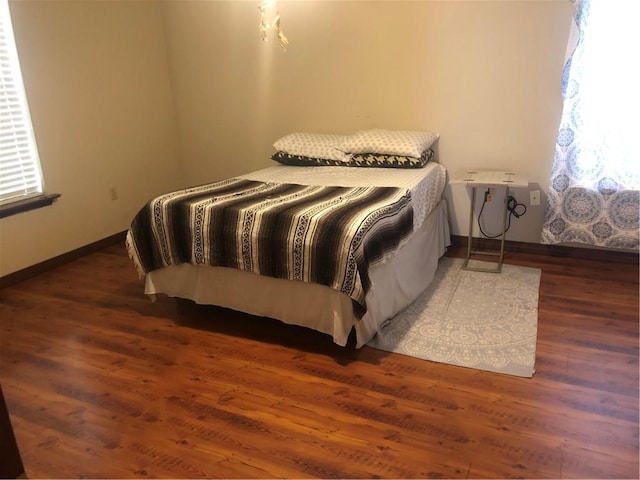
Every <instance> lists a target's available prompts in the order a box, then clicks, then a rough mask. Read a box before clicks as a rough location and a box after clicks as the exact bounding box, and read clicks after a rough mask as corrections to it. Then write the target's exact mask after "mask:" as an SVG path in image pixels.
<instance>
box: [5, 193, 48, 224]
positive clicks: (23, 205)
mask: <svg viewBox="0 0 640 480" xmlns="http://www.w3.org/2000/svg"><path fill="white" fill-rule="evenodd" d="M59 196H60V194H59V193H50V194H43V195H39V196H37V197H32V198H27V199H25V200H18V201H16V202H11V203H7V204H6V205H0V218H4V217H9V216H11V215H16V214H17V213H22V212H27V211H29V210H35V209H36V208H42V207H48V206H49V205H51V204H52V203H53V202H54V201H55V200H56V199H57V198H58V197H59Z"/></svg>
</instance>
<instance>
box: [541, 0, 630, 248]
mask: <svg viewBox="0 0 640 480" xmlns="http://www.w3.org/2000/svg"><path fill="white" fill-rule="evenodd" d="M571 3H572V4H573V7H574V19H575V22H576V27H577V30H578V33H579V36H578V43H577V45H576V48H575V50H574V51H573V54H572V55H571V57H570V58H569V60H568V61H567V63H566V65H565V68H564V72H563V76H562V93H563V97H564V107H563V112H562V119H561V121H560V130H559V132H558V138H557V142H556V148H555V154H554V160H553V169H552V172H551V184H550V188H549V195H548V202H547V208H546V211H545V221H544V226H543V229H542V240H541V242H542V243H547V244H552V243H571V242H577V243H583V244H589V245H598V246H603V247H610V248H624V249H632V250H637V249H638V248H639V235H638V231H639V230H638V227H639V219H640V208H639V206H640V192H639V191H640V155H639V154H638V152H639V150H638V147H637V145H638V143H637V138H638V136H640V131H639V130H638V123H637V115H638V112H639V110H640V102H639V101H638V99H639V94H638V90H639V88H640V87H639V86H640V76H639V75H638V73H637V72H636V70H638V67H637V61H636V60H633V59H632V58H633V57H634V56H635V54H636V53H634V50H636V47H635V46H636V45H638V41H639V40H640V35H638V27H637V25H635V23H636V22H637V18H638V17H637V15H638V13H640V9H639V8H638V4H640V2H636V1H631V2H612V1H609V0H571ZM633 10H635V11H633ZM631 37H635V38H631Z"/></svg>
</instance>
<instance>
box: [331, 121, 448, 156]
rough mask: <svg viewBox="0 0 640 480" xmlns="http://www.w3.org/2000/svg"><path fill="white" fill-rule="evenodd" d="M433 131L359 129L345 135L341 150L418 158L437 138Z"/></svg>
mask: <svg viewBox="0 0 640 480" xmlns="http://www.w3.org/2000/svg"><path fill="white" fill-rule="evenodd" d="M438 136H439V135H438V134H437V133H433V132H416V131H412V130H384V129H380V128H377V129H372V130H360V131H359V132H356V133H355V134H353V135H351V136H349V137H347V139H346V140H345V141H344V142H343V143H342V147H341V148H342V150H343V151H344V152H347V153H381V154H385V155H404V156H407V157H417V158H419V157H420V156H421V155H422V153H423V152H424V151H425V150H427V149H428V148H429V147H431V145H433V143H434V142H435V141H436V140H437V139H438Z"/></svg>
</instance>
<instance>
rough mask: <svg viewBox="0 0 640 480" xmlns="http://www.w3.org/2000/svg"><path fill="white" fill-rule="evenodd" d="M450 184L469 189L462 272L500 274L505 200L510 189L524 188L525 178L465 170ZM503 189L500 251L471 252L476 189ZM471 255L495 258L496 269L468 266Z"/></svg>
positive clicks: (526, 183)
mask: <svg viewBox="0 0 640 480" xmlns="http://www.w3.org/2000/svg"><path fill="white" fill-rule="evenodd" d="M451 183H463V184H465V185H466V186H467V187H471V206H470V210H469V238H468V240H467V256H466V258H465V260H464V263H463V264H462V268H463V269H464V270H473V271H476V272H488V273H500V272H502V262H503V259H504V238H505V236H506V233H507V219H508V216H509V209H508V205H507V200H508V198H509V189H510V188H512V187H513V188H526V187H528V186H529V182H528V181H527V179H526V178H523V177H521V176H518V175H517V174H515V173H513V172H504V171H492V170H465V171H462V172H459V173H457V174H456V175H455V178H454V179H453V180H452V181H451ZM499 187H504V188H505V196H504V219H503V223H502V238H501V240H500V251H499V252H494V251H487V250H473V249H472V248H471V244H472V241H473V224H474V221H473V215H474V212H475V203H476V188H499ZM472 255H488V256H497V257H499V258H498V263H497V264H496V268H482V267H472V266H470V265H469V261H470V260H471V256H472Z"/></svg>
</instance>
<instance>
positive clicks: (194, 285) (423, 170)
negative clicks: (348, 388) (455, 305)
mask: <svg viewBox="0 0 640 480" xmlns="http://www.w3.org/2000/svg"><path fill="white" fill-rule="evenodd" d="M328 137H330V136H321V138H322V141H323V142H326V141H327V140H328ZM331 138H332V139H333V140H332V141H333V142H335V141H336V140H337V141H344V140H345V138H351V137H344V136H334V137H331ZM432 143H433V138H431V137H430V138H429V139H428V140H426V141H425V142H422V143H419V144H418V145H417V146H416V148H418V150H411V151H409V152H408V153H411V154H412V155H399V154H397V153H396V154H393V153H388V152H387V151H385V150H384V148H381V147H380V146H375V147H373V149H375V150H376V151H375V152H373V153H372V152H371V151H369V152H366V153H365V152H360V153H358V152H353V151H351V152H346V154H345V156H344V157H343V156H341V153H345V152H343V151H342V150H338V153H335V152H334V151H333V150H332V152H331V153H330V154H327V153H326V152H318V151H317V148H316V149H315V150H314V149H312V151H311V152H310V151H309V148H308V145H307V147H306V148H305V149H303V151H302V153H303V154H300V151H299V150H296V149H292V148H288V149H287V145H283V144H282V142H280V143H278V142H276V144H274V146H276V150H277V151H276V154H274V156H273V157H272V158H273V159H274V160H276V161H277V162H278V164H277V165H275V166H272V167H268V168H264V169H261V170H258V171H255V172H251V173H248V174H245V175H241V176H237V177H233V178H229V179H226V180H222V181H218V182H213V183H210V184H206V185H201V186H197V187H192V188H189V189H184V190H180V191H177V192H170V193H167V194H165V195H161V196H159V197H157V198H155V199H152V200H151V201H149V202H148V203H147V204H146V205H145V206H144V207H143V208H142V209H141V210H140V212H139V213H138V214H137V215H136V216H135V218H134V220H133V221H132V224H131V227H130V229H129V231H128V232H127V248H128V251H129V255H130V256H131V258H132V260H133V262H134V264H135V266H136V268H137V269H138V272H139V274H140V275H141V276H142V277H144V279H145V293H146V294H147V295H149V296H151V297H154V296H155V295H158V294H164V295H168V296H170V297H177V298H184V299H189V300H192V301H194V302H196V303H199V304H207V305H218V306H222V307H226V308H231V309H234V310H238V311H242V312H246V313H249V314H252V315H257V316H263V317H269V318H274V319H277V320H280V321H282V322H285V323H288V324H294V325H300V326H304V327H308V328H311V329H314V330H317V331H320V332H323V333H325V334H327V335H330V336H331V337H332V339H333V341H334V342H335V343H337V344H338V345H342V346H345V345H346V344H347V342H348V339H349V336H350V334H351V333H352V331H355V339H356V340H355V343H356V347H357V348H359V347H361V346H363V345H364V344H366V343H367V342H368V341H369V340H370V339H371V338H373V337H374V336H375V334H376V332H377V330H378V329H379V327H380V326H381V325H382V324H383V323H384V322H385V321H387V320H388V319H390V318H392V317H393V316H394V315H395V314H397V313H398V312H400V311H401V310H403V309H404V308H405V307H407V306H408V305H409V304H410V303H411V302H413V301H414V300H415V298H417V296H418V295H419V294H420V293H422V292H423V291H424V289H425V288H426V287H427V286H428V285H429V283H430V282H431V281H432V280H433V278H434V275H435V271H436V269H437V265H438V259H439V258H440V257H441V256H442V255H443V254H444V252H445V251H446V248H447V246H448V245H449V226H448V215H447V206H446V202H445V201H444V199H443V191H444V187H445V184H446V170H445V168H444V167H443V166H442V165H440V164H439V163H437V162H436V161H435V160H433V158H432V155H433V150H432V149H430V148H425V145H426V146H427V147H429V146H430V145H431V144H432ZM360 148H364V149H365V150H372V147H371V142H369V146H363V147H360ZM351 149H352V150H355V149H354V148H351ZM379 150H382V152H380V151H379ZM397 151H398V150H397V149H396V150H393V152H397ZM402 152H403V153H407V152H405V151H402ZM331 156H333V157H336V158H328V157H331ZM399 161H400V162H401V163H402V162H404V163H403V165H404V166H405V167H406V166H407V162H414V164H413V165H411V167H412V168H402V167H399V165H398V162H399ZM390 166H391V167H393V168H389V167H390ZM354 167H364V168H354Z"/></svg>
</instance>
